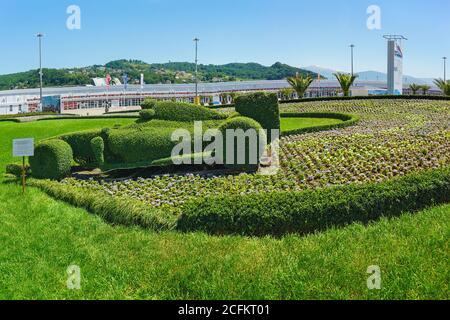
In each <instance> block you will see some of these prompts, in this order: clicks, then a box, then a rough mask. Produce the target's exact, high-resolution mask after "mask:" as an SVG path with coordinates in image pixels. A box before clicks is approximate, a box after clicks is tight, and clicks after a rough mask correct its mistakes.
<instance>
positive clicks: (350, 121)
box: [281, 112, 360, 136]
mask: <svg viewBox="0 0 450 320" xmlns="http://www.w3.org/2000/svg"><path fill="white" fill-rule="evenodd" d="M281 118H331V119H338V120H342V121H343V122H341V123H336V124H327V125H322V126H316V127H310V128H299V129H294V130H288V131H283V132H282V133H281V135H282V136H290V135H293V134H302V133H308V132H317V131H325V130H333V129H338V128H345V127H349V126H352V125H354V124H356V123H358V121H359V120H360V118H359V117H358V116H355V115H351V114H346V113H335V112H303V113H299V112H290V113H282V114H281Z"/></svg>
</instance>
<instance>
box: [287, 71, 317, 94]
mask: <svg viewBox="0 0 450 320" xmlns="http://www.w3.org/2000/svg"><path fill="white" fill-rule="evenodd" d="M313 81H314V80H313V78H311V77H310V76H307V77H303V76H302V75H296V76H295V77H291V78H288V79H287V82H288V83H289V84H290V85H291V86H292V88H293V89H294V90H295V92H297V95H298V98H299V99H301V98H303V96H304V95H305V92H306V90H308V88H309V86H310V85H311V83H312V82H313Z"/></svg>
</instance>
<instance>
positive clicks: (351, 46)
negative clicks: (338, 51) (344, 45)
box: [350, 44, 355, 76]
mask: <svg viewBox="0 0 450 320" xmlns="http://www.w3.org/2000/svg"><path fill="white" fill-rule="evenodd" d="M350 48H351V52H352V53H351V55H352V76H353V75H354V69H353V49H354V48H355V45H354V44H351V45H350Z"/></svg>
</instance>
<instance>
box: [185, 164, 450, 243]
mask: <svg viewBox="0 0 450 320" xmlns="http://www.w3.org/2000/svg"><path fill="white" fill-rule="evenodd" d="M449 201H450V168H448V167H447V168H444V169H441V170H434V171H428V172H424V173H418V174H411V175H408V176H405V177H403V178H398V179H393V180H390V181H387V182H383V183H379V184H377V183H370V184H366V185H356V184H352V185H347V186H339V187H332V188H326V189H315V190H307V191H303V192H272V193H265V194H253V195H239V196H227V195H224V196H219V197H214V198H205V199H197V200H193V201H190V202H188V203H186V204H185V205H184V206H183V215H182V216H181V218H180V220H179V222H178V228H179V229H180V230H183V231H204V232H207V233H210V234H220V235H222V234H240V235H249V236H262V235H275V236H280V235H284V234H291V233H299V234H307V233H314V232H316V231H321V230H325V229H328V228H331V227H337V226H345V225H348V224H351V223H354V222H362V223H368V222H370V221H374V220H377V219H380V218H381V217H393V216H398V215H400V214H402V213H404V212H408V211H417V210H420V209H423V208H425V207H427V206H431V205H434V204H439V203H447V202H449Z"/></svg>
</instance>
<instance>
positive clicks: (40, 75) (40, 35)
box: [36, 33, 44, 111]
mask: <svg viewBox="0 0 450 320" xmlns="http://www.w3.org/2000/svg"><path fill="white" fill-rule="evenodd" d="M36 36H37V37H38V39H39V82H40V87H39V93H40V94H39V97H40V103H41V105H40V108H41V110H39V111H42V107H43V97H42V77H43V75H44V74H43V72H42V38H43V37H44V35H43V34H42V33H38V34H37V35H36Z"/></svg>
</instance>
